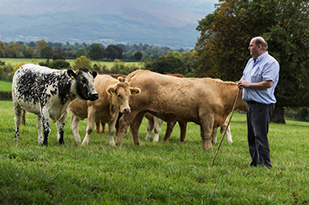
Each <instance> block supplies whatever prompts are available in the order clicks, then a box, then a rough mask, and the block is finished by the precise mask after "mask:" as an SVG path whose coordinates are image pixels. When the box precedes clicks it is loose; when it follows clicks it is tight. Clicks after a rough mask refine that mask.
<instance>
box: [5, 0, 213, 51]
mask: <svg viewBox="0 0 309 205" xmlns="http://www.w3.org/2000/svg"><path fill="white" fill-rule="evenodd" d="M213 1H214V0H213ZM23 2H24V1H21V2H20V3H19V1H3V2H0V8H1V11H0V40H1V41H4V42H10V41H24V42H30V41H38V40H41V39H44V40H46V41H52V42H72V43H74V42H78V43H83V42H86V43H94V42H101V43H103V44H104V45H109V44H118V43H129V44H134V43H137V44H138V43H143V44H152V45H158V46H168V47H172V48H193V47H194V45H195V43H196V41H197V38H198V35H199V33H198V32H197V31H196V27H197V25H198V20H200V19H201V17H203V16H205V15H207V14H208V13H210V12H211V11H212V10H213V9H214V3H210V2H207V3H201V2H202V1H191V3H190V4H189V3H187V1H184V0H179V1H163V0H156V1H144V0H134V1H133V2H134V4H132V1H129V0H128V1H124V0H113V1H107V0H103V1H102V0H101V1H100V0H88V1H82V0H75V1H72V0H67V1H62V0H53V1H46V2H45V0H28V1H25V2H27V4H25V3H23ZM30 2H33V4H31V3H30ZM42 2H43V3H42ZM47 2H49V3H47ZM166 2H170V3H169V4H168V3H166ZM189 2H190V1H189ZM192 2H196V3H195V4H193V3H192ZM186 7H188V8H186ZM204 12H205V15H201V13H204Z"/></svg>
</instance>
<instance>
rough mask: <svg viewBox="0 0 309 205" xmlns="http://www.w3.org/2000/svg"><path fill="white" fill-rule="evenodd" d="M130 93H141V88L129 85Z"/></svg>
mask: <svg viewBox="0 0 309 205" xmlns="http://www.w3.org/2000/svg"><path fill="white" fill-rule="evenodd" d="M130 91H131V95H138V94H140V93H141V89H139V88H136V87H134V88H133V87H130Z"/></svg>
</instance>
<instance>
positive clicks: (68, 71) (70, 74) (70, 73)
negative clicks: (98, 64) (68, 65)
mask: <svg viewBox="0 0 309 205" xmlns="http://www.w3.org/2000/svg"><path fill="white" fill-rule="evenodd" d="M67 73H68V76H69V77H70V78H72V79H74V78H75V77H76V73H75V72H74V71H73V70H71V69H70V70H67Z"/></svg>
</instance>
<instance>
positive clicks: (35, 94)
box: [12, 64, 64, 114]
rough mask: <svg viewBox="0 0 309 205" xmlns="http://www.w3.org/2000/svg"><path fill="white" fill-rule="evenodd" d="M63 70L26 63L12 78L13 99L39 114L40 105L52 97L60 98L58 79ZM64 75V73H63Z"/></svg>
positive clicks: (26, 108)
mask: <svg viewBox="0 0 309 205" xmlns="http://www.w3.org/2000/svg"><path fill="white" fill-rule="evenodd" d="M61 73H62V71H58V70H52V69H50V68H47V67H43V66H38V65H33V64H25V65H23V66H21V67H20V68H19V69H18V70H17V71H16V72H15V74H14V76H13V80H12V98H13V101H14V102H15V103H17V104H19V105H20V106H21V107H23V108H24V109H25V110H27V111H29V112H32V113H35V114H39V113H40V106H42V105H45V104H46V103H47V102H48V100H49V99H50V98H52V97H53V96H55V97H56V98H58V92H59V88H58V87H57V86H58V83H57V82H58V81H60V80H61V79H60V78H59V76H60V75H61ZM62 76H64V75H62Z"/></svg>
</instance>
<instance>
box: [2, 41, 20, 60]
mask: <svg viewBox="0 0 309 205" xmlns="http://www.w3.org/2000/svg"><path fill="white" fill-rule="evenodd" d="M20 51H21V45H20V44H18V43H11V44H9V45H8V46H6V48H5V53H6V55H7V56H11V57H13V58H16V57H17V56H18V55H19V54H20Z"/></svg>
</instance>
